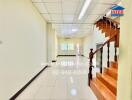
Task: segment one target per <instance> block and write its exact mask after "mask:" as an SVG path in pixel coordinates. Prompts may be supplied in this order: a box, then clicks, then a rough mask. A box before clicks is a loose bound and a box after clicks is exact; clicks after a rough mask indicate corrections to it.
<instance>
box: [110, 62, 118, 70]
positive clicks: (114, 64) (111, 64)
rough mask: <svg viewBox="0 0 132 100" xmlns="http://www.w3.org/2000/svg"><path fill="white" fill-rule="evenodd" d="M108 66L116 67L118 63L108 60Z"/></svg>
mask: <svg viewBox="0 0 132 100" xmlns="http://www.w3.org/2000/svg"><path fill="white" fill-rule="evenodd" d="M110 66H111V67H112V68H117V69H118V63H117V62H110Z"/></svg>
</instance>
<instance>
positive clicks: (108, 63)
mask: <svg viewBox="0 0 132 100" xmlns="http://www.w3.org/2000/svg"><path fill="white" fill-rule="evenodd" d="M107 47H108V52H107V53H108V55H107V67H110V61H109V59H110V42H108V43H107Z"/></svg>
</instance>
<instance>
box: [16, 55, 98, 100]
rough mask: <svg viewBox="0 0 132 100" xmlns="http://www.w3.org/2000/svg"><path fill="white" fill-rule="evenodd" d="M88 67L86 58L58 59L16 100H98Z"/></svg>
mask: <svg viewBox="0 0 132 100" xmlns="http://www.w3.org/2000/svg"><path fill="white" fill-rule="evenodd" d="M87 65H88V59H87V58H86V57H81V56H80V57H79V56H75V57H58V59H57V62H56V63H52V64H51V66H50V67H48V68H47V69H46V70H45V71H44V72H43V73H42V74H41V75H40V76H39V77H38V78H37V79H36V80H35V81H34V82H33V83H32V84H31V85H30V86H29V87H28V88H27V89H26V90H25V91H24V92H23V93H22V94H21V95H20V96H19V97H18V98H17V99H16V100H97V99H96V97H95V95H94V94H93V92H92V91H91V89H90V87H88V82H87V81H88V80H87V75H88V74H87V73H88V70H87V69H88V66H87Z"/></svg>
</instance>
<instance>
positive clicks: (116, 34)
mask: <svg viewBox="0 0 132 100" xmlns="http://www.w3.org/2000/svg"><path fill="white" fill-rule="evenodd" d="M115 36H117V34H114V35H113V36H112V37H111V38H110V39H109V40H107V41H106V42H105V43H104V44H103V45H102V46H101V47H99V48H98V49H97V50H96V51H95V52H93V55H94V54H96V53H97V52H98V51H100V50H101V49H102V48H103V47H104V46H105V45H106V44H107V43H108V42H110V41H111V40H112V39H113V38H114V37H115Z"/></svg>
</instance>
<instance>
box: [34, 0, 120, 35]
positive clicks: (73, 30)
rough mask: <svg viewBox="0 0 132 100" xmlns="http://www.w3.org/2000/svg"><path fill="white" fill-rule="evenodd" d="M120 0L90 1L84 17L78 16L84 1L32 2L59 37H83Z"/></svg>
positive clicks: (56, 0) (52, 0)
mask: <svg viewBox="0 0 132 100" xmlns="http://www.w3.org/2000/svg"><path fill="white" fill-rule="evenodd" d="M119 1H120V0H92V1H91V3H90V6H89V7H88V9H87V11H86V14H85V16H84V17H83V18H82V19H81V20H78V16H79V14H80V12H81V9H82V7H83V5H84V2H85V0H32V3H33V4H34V5H35V7H36V8H37V9H38V11H39V12H40V14H41V15H42V16H43V17H44V19H45V20H46V21H47V22H48V23H51V24H52V26H53V28H54V29H55V30H56V32H57V34H58V36H59V37H84V36H86V35H88V34H90V33H91V32H92V30H93V25H94V23H95V22H96V21H97V20H98V19H99V18H100V17H102V16H103V15H104V14H105V13H106V12H108V11H109V10H110V8H111V7H112V6H113V4H118V2H119Z"/></svg>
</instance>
